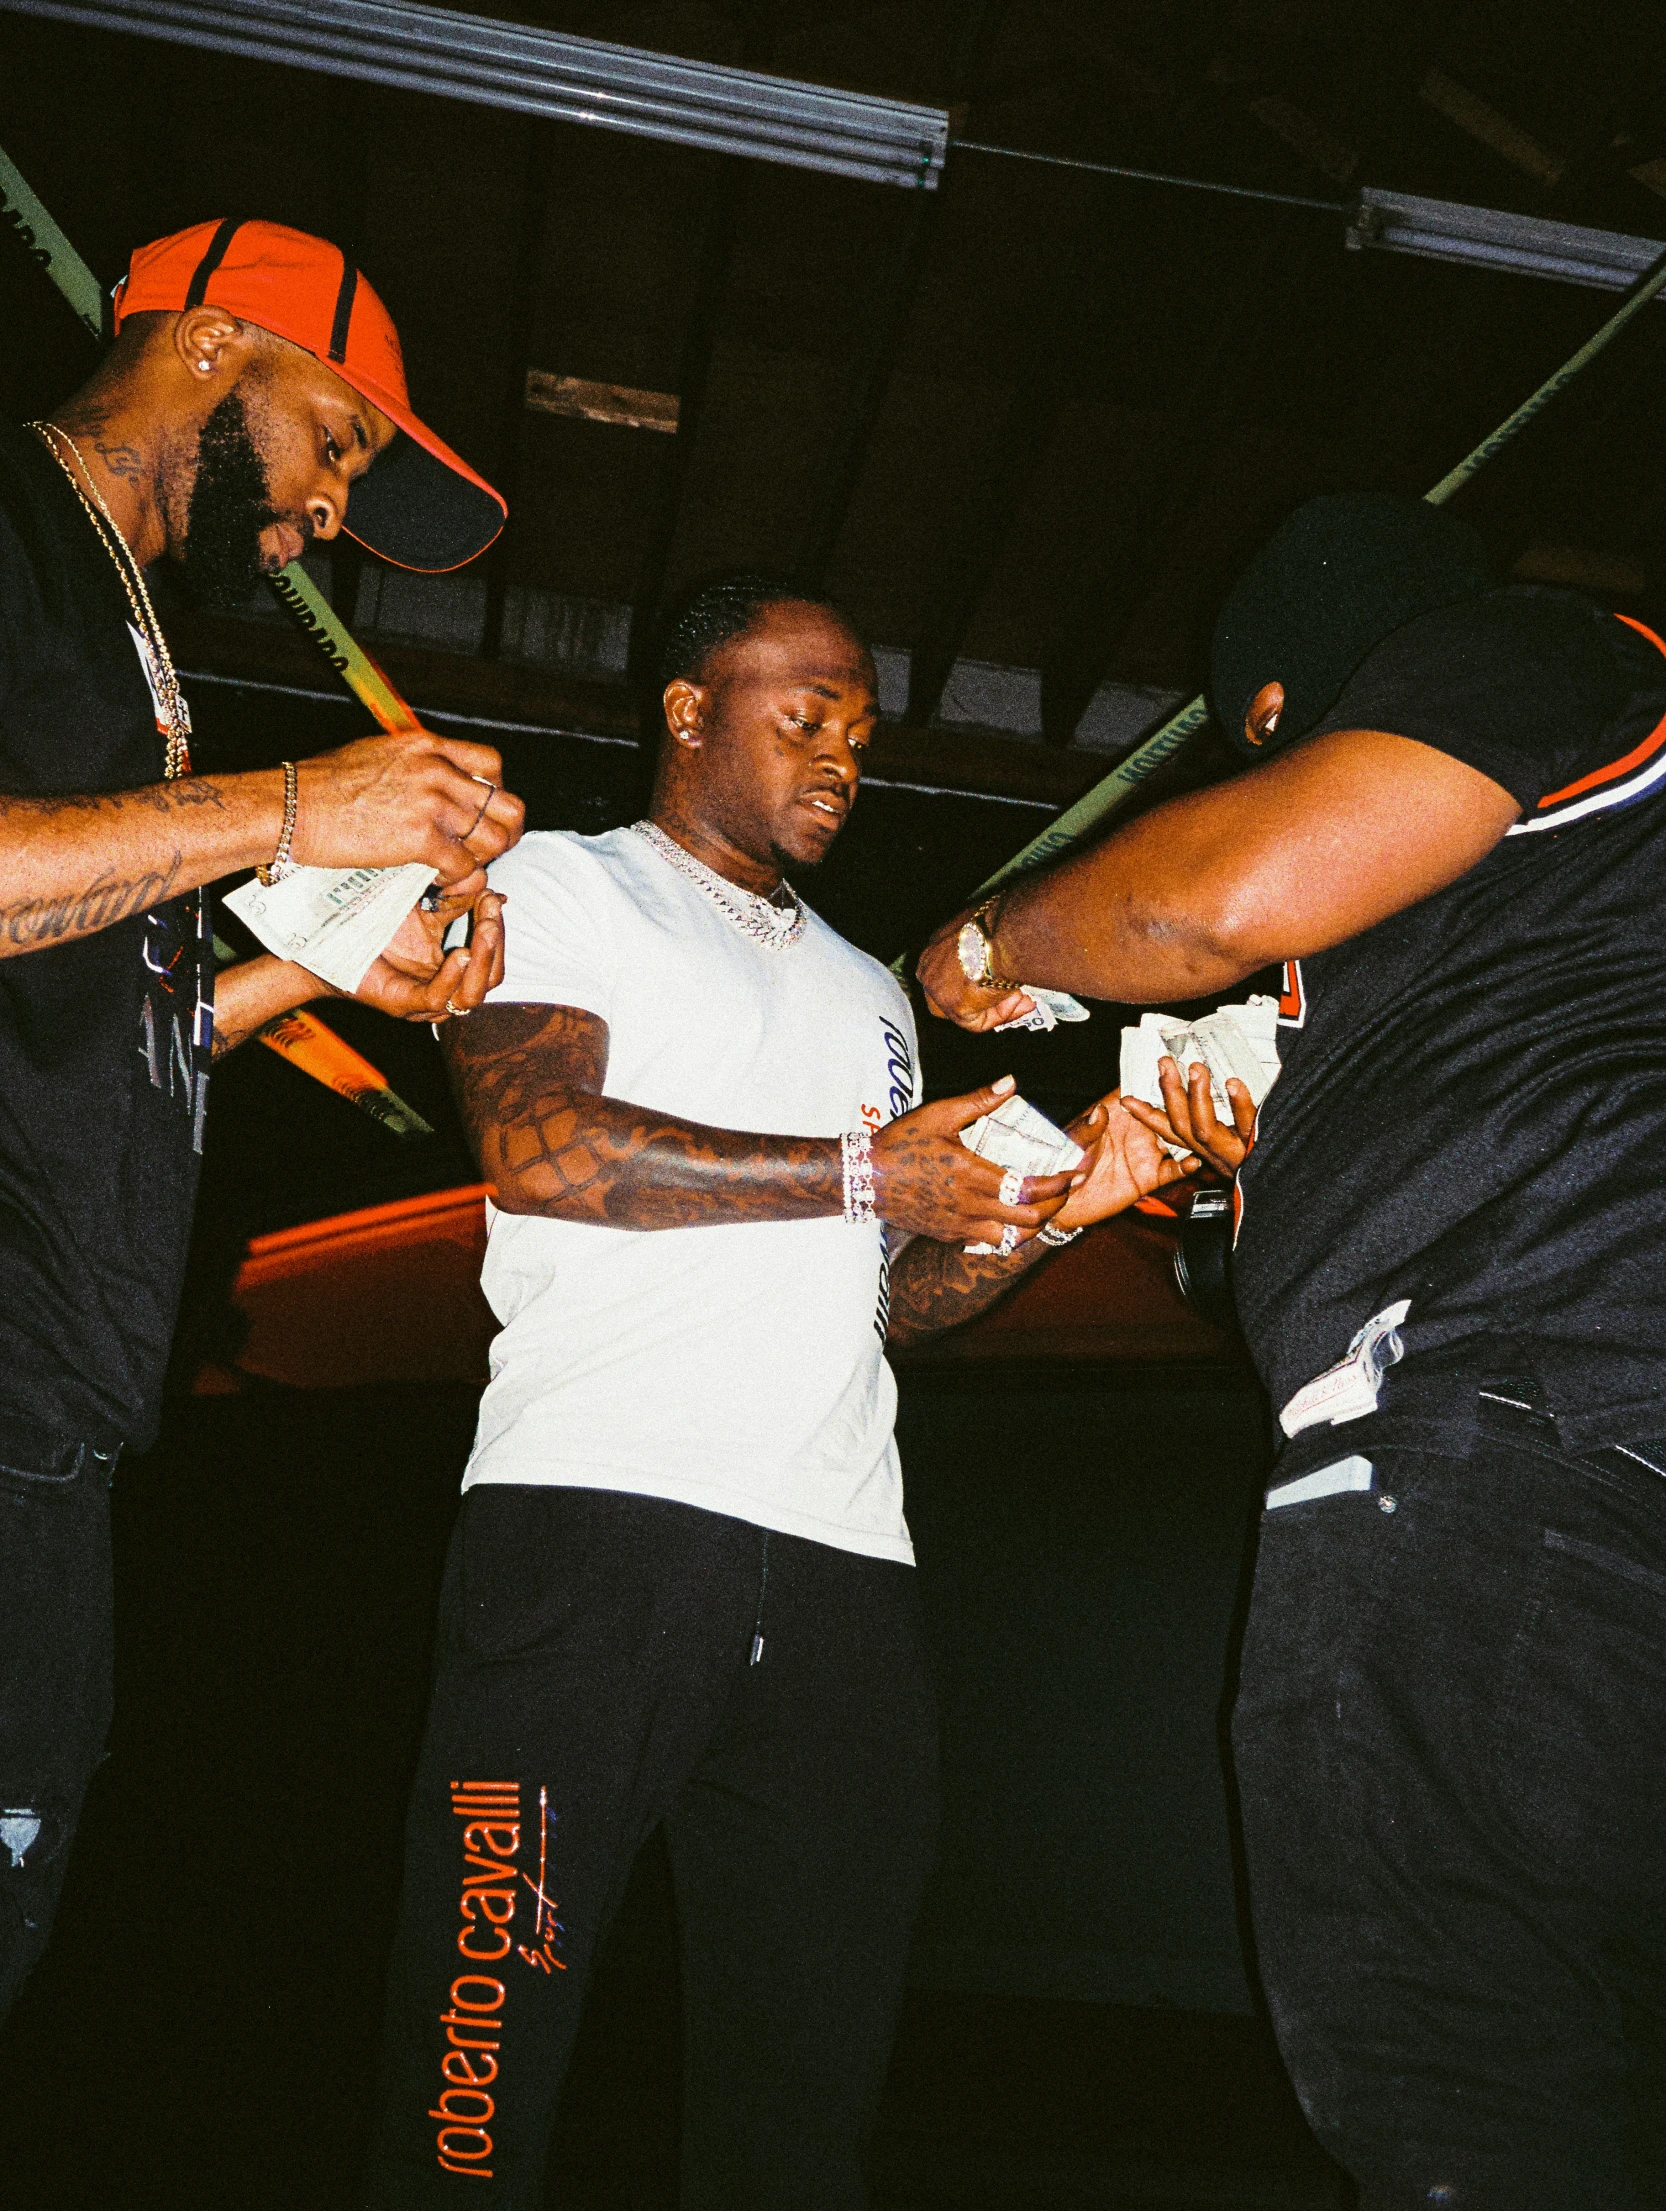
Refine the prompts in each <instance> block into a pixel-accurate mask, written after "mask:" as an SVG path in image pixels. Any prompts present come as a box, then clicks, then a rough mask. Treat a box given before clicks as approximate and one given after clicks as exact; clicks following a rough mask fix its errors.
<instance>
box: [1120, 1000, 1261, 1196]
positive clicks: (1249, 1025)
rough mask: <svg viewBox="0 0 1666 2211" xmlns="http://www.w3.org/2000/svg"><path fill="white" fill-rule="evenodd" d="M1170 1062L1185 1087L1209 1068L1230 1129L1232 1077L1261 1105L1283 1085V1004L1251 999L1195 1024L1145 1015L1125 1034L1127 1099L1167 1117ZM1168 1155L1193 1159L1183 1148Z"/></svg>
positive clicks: (1220, 1112) (1174, 1017)
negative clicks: (1162, 1068) (1163, 1070)
mask: <svg viewBox="0 0 1666 2211" xmlns="http://www.w3.org/2000/svg"><path fill="white" fill-rule="evenodd" d="M1165 1057H1167V1058H1169V1059H1172V1060H1173V1061H1174V1063H1175V1065H1176V1066H1177V1067H1178V1068H1179V1069H1180V1079H1181V1081H1182V1082H1184V1081H1185V1080H1186V1079H1187V1077H1188V1076H1189V1075H1190V1073H1191V1071H1192V1069H1193V1067H1195V1066H1197V1065H1198V1064H1200V1063H1201V1064H1202V1065H1203V1066H1205V1067H1207V1068H1208V1070H1209V1095H1210V1097H1211V1099H1212V1100H1213V1102H1214V1107H1215V1112H1216V1115H1217V1117H1218V1118H1219V1119H1220V1120H1222V1121H1224V1122H1225V1123H1226V1124H1227V1125H1228V1127H1230V1126H1231V1124H1232V1101H1231V1100H1230V1099H1229V1098H1228V1096H1227V1094H1226V1085H1227V1082H1228V1079H1229V1078H1230V1077H1231V1076H1234V1075H1236V1076H1237V1078H1238V1080H1239V1081H1240V1082H1241V1083H1242V1084H1243V1085H1244V1087H1245V1088H1246V1089H1247V1090H1248V1092H1249V1094H1250V1098H1251V1100H1252V1101H1253V1103H1254V1104H1256V1105H1260V1103H1261V1101H1262V1099H1263V1098H1265V1096H1266V1095H1267V1093H1268V1091H1269V1090H1271V1088H1272V1087H1273V1084H1274V1083H1275V1082H1276V1081H1277V1080H1278V1000H1277V999H1276V998H1262V997H1255V998H1249V999H1246V1000H1245V1001H1244V1003H1243V1004H1242V1005H1238V1006H1217V1007H1216V1009H1215V1011H1214V1012H1213V1013H1206V1014H1203V1015H1201V1016H1200V1017H1199V1018H1198V1019H1197V1020H1194V1021H1186V1020H1183V1019H1181V1018H1180V1016H1179V1015H1177V1014H1169V1013H1148V1014H1143V1015H1142V1016H1141V1018H1140V1025H1139V1027H1138V1028H1137V1029H1124V1030H1123V1032H1122V1094H1123V1096H1124V1097H1125V1098H1140V1099H1143V1100H1144V1102H1145V1103H1146V1104H1147V1105H1152V1106H1155V1107H1156V1108H1157V1109H1158V1111H1159V1112H1161V1110H1162V1105H1163V1086H1162V1083H1161V1082H1160V1080H1159V1079H1158V1074H1157V1063H1158V1061H1159V1060H1161V1059H1163V1058H1165ZM1167 1149H1168V1150H1169V1151H1170V1152H1172V1153H1173V1154H1174V1156H1175V1158H1176V1159H1185V1158H1188V1157H1189V1156H1190V1155H1189V1154H1188V1153H1187V1151H1186V1150H1185V1149H1184V1147H1183V1146H1181V1145H1179V1144H1170V1145H1168V1147H1167Z"/></svg>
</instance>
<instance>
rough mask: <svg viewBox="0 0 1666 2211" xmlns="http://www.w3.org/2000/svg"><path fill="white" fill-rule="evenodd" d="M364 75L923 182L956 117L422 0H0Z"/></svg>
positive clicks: (728, 148)
mask: <svg viewBox="0 0 1666 2211" xmlns="http://www.w3.org/2000/svg"><path fill="white" fill-rule="evenodd" d="M0 5H3V6H6V7H9V8H11V9H12V10H13V11H14V12H15V13H17V14H20V15H34V16H46V17H50V18H53V19H55V20H57V21H59V22H66V23H80V24H85V25H87V26H88V27H90V28H92V29H96V30H105V31H128V32H133V33H135V34H136V35H138V36H139V37H143V38H160V39H167V40H170V41H172V42H173V43H175V44H178V45H184V46H201V47H209V48H212V49H214V50H216V51H218V52H221V53H228V54H241V55H243V56H245V57H247V58H249V59H251V60H256V61H271V62H279V63H286V64H288V65H289V66H290V67H291V68H296V69H315V70H321V71H323V72H324V73H325V74H327V75H331V76H338V77H352V78H356V79H358V80H359V81H360V82H363V83H371V84H385V85H394V86H397V87H399V88H401V89H403V90H406V91H413V92H430V93H435V94H438V95H439V96H440V97H441V98H445V99H453V100H472V101H474V102H476V103H478V104H479V105H481V106H485V107H496V108H509V109H514V110H516V111H518V112H519V113H522V114H526V115H537V116H543V117H545V118H547V119H548V120H550V121H552V122H563V123H591V124H596V125H599V126H600V127H601V128H602V129H604V130H616V131H625V132H628V133H631V134H633V135H634V136H637V137H640V138H654V139H660V140H664V141H666V142H668V143H670V144H672V145H678V146H698V147H702V148H704V149H706V150H707V151H710V152H714V153H732V154H750V155H753V156H755V157H756V158H758V159H759V160H763V161H777V162H784V163H786V164H787V165H788V166H789V167H793V168H800V169H815V170H819V171H821V172H822V173H823V174H826V175H830V176H846V177H858V178H862V179H865V180H866V181H868V182H869V183H874V184H899V185H904V186H909V187H914V188H920V189H924V190H926V191H932V190H934V189H935V188H936V185H937V180H938V177H939V176H940V175H941V173H942V168H943V158H944V154H945V152H946V150H947V147H948V138H949V118H948V113H947V111H946V110H945V109H942V108H931V107H917V106H914V105H912V104H911V103H910V102H908V101H905V100H886V99H880V98H878V97H875V96H872V95H869V94H866V93H858V92H840V91H836V90H834V89H832V88H831V87H828V86H825V85H815V84H802V83H800V82H798V81H797V80H795V79H793V78H790V77H775V76H769V75H766V74H765V73H763V72H761V71H758V70H753V69H731V68H728V67H726V66H724V65H722V64H720V63H716V62H703V61H679V60H675V59H673V58H671V57H669V56H667V55H664V54H653V53H648V52H645V51H643V50H642V49H640V48H637V47H634V46H616V45H612V44H610V43H608V42H607V41H605V40H601V39H594V38H577V37H574V36H572V35H571V34H569V33H567V32H563V31H547V30H541V29H538V28H536V27H534V26H530V25H523V24H517V23H503V22H499V21H497V20H495V19H494V18H492V17H490V16H484V15H467V14H463V13H461V12H460V11H459V10H457V9H455V8H433V7H424V6H420V5H417V4H416V0H399V4H395V0H0Z"/></svg>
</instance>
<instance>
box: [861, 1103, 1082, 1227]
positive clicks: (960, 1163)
mask: <svg viewBox="0 0 1666 2211" xmlns="http://www.w3.org/2000/svg"><path fill="white" fill-rule="evenodd" d="M1012 1089H1013V1080H1012V1077H1011V1076H1010V1075H1003V1076H1002V1077H1001V1079H1000V1081H999V1082H996V1083H991V1084H990V1086H989V1087H988V1089H987V1090H974V1091H973V1092H972V1093H971V1094H970V1095H969V1096H967V1097H964V1098H943V1099H939V1101H938V1102H937V1103H936V1104H935V1105H925V1106H916V1107H915V1109H914V1111H913V1112H912V1113H905V1114H904V1115H903V1116H902V1118H901V1119H900V1120H896V1121H893V1122H891V1123H890V1125H889V1126H888V1127H886V1128H882V1129H881V1130H879V1132H878V1133H877V1134H876V1135H875V1137H874V1140H873V1179H874V1197H875V1205H876V1209H877V1211H878V1213H879V1216H880V1218H881V1219H882V1220H885V1221H889V1222H890V1223H891V1225H892V1226H893V1227H895V1228H901V1229H906V1230H907V1231H908V1232H909V1233H910V1234H911V1235H915V1236H931V1237H935V1238H936V1239H937V1241H938V1242H940V1243H952V1244H998V1243H999V1242H1000V1240H1001V1231H1002V1230H1003V1229H1004V1228H1009V1227H1010V1228H1016V1229H1017V1230H1018V1231H1019V1241H1020V1242H1021V1243H1027V1242H1028V1240H1029V1239H1030V1237H1032V1236H1033V1235H1034V1234H1035V1232H1036V1230H1037V1229H1038V1228H1042V1227H1044V1226H1045V1225H1046V1223H1047V1222H1048V1221H1050V1220H1051V1219H1052V1217H1053V1215H1054V1214H1055V1213H1056V1212H1057V1211H1058V1210H1059V1207H1060V1206H1061V1205H1063V1203H1064V1201H1065V1198H1066V1197H1067V1196H1068V1195H1069V1192H1070V1188H1071V1185H1072V1182H1073V1181H1078V1180H1080V1179H1081V1176H1080V1170H1077V1172H1076V1173H1075V1174H1074V1175H1071V1174H1062V1175H1031V1176H1030V1177H1029V1178H1028V1179H1027V1180H1026V1181H1025V1182H1024V1183H1023V1185H1022V1186H1021V1188H1020V1190H1019V1193H1018V1195H1019V1203H1018V1204H1016V1205H1002V1204H1001V1202H1000V1199H999V1197H998V1195H997V1193H998V1192H999V1190H1000V1187H1001V1177H1002V1172H1003V1170H1002V1169H1001V1168H999V1167H997V1166H996V1165H995V1163H994V1161H993V1160H989V1159H979V1158H978V1156H977V1155H976V1153H975V1152H970V1151H968V1150H967V1148H966V1146H965V1145H964V1144H963V1143H962V1142H961V1141H960V1131H961V1130H962V1129H963V1128H968V1127H970V1125H971V1124H972V1122H974V1121H976V1120H980V1119H981V1118H982V1117H983V1115H984V1114H986V1113H992V1112H993V1111H994V1110H995V1108H996V1107H997V1106H998V1105H999V1104H1000V1103H1001V1100H1002V1099H1003V1098H1006V1097H1010V1095H1011V1094H1012Z"/></svg>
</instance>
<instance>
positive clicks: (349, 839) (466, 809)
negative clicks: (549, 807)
mask: <svg viewBox="0 0 1666 2211" xmlns="http://www.w3.org/2000/svg"><path fill="white" fill-rule="evenodd" d="M502 773H503V764H502V762H501V760H500V759H499V757H498V755H497V754H496V753H495V752H493V751H492V750H491V748H490V747H489V746H487V745H472V744H463V743H460V742H458V741H456V740H454V739H452V738H439V737H433V736H430V735H429V734H428V732H427V731H425V730H414V731H409V732H405V733H403V734H401V735H399V736H396V737H367V738H364V739H362V740H361V741H360V742H359V743H357V744H353V745H344V746H342V748H341V749H340V750H339V751H338V752H331V753H325V754H323V755H321V756H320V757H319V758H317V759H313V760H303V761H302V762H301V763H300V772H299V778H298V803H297V808H296V822H295V839H294V845H293V852H294V856H295V858H296V859H297V860H298V861H301V862H303V863H305V864H311V865H315V866H319V867H396V866H398V865H400V864H401V863H403V862H405V861H408V860H419V861H423V862H425V863H426V864H427V865H428V866H430V867H432V868H433V869H434V870H435V871H436V872H437V873H438V875H439V876H440V878H441V880H442V882H443V883H444V884H445V885H446V886H447V887H448V889H450V890H451V891H453V892H454V893H455V894H457V895H458V896H460V897H462V898H463V899H465V900H467V899H470V898H473V897H475V896H477V895H478V894H479V892H480V891H481V890H482V889H484V887H485V877H484V875H483V874H482V873H481V870H482V869H483V868H484V867H485V865H486V863H487V862H488V861H489V860H493V859H495V858H496V857H497V856H498V854H499V853H500V852H504V851H506V850H507V849H508V847H509V846H510V845H512V844H513V843H514V842H515V840H516V839H517V838H518V837H519V835H520V832H521V803H520V800H519V799H517V798H513V797H511V796H510V794H509V793H508V792H506V791H502V790H500V789H498V787H497V781H498V778H499V777H500V776H501V775H502ZM283 797H284V787H283V775H282V772H281V771H280V770H279V769H276V768H271V769H261V770H259V771H257V772H255V773H253V774H248V775H226V776H201V775H196V776H181V777H180V778H179V779H178V780H177V781H176V782H172V783H152V784H147V785H146V786H145V787H144V788H143V789H142V790H136V791H110V792H106V793H102V794H96V795H91V796H83V797H72V798H7V797H0V959H10V958H14V957H15V956H16V955H17V954H18V953H20V952H35V951H39V950H40V949H41V947H42V946H43V945H49V944H64V943H67V942H69V940H70V939H71V938H74V937H86V936H92V935H93V934H94V933H95V932H96V931H98V930H100V929H108V928H109V927H110V925H111V924H112V923H113V922H117V921H124V920H125V919H126V918H127V917H128V916H129V915H130V914H140V913H146V912H148V911H149V910H150V908H151V907H153V906H159V905H161V904H162V902H163V901H164V900H165V899H168V898H173V897H175V896H177V895H178V894H179V893H180V892H182V891H192V890H195V889H197V888H198V886H199V885H201V884H203V883H212V882H213V881H215V879H216V878H217V877H219V876H222V875H232V874H235V873H236V872H237V871H238V870H240V869H242V868H251V867H255V866H257V865H258V864H259V863H260V862H261V861H263V860H269V859H271V857H272V854H273V852H274V851H275V850H276V848H277V842H278V833H279V831H280V829H281V828H282V826H283Z"/></svg>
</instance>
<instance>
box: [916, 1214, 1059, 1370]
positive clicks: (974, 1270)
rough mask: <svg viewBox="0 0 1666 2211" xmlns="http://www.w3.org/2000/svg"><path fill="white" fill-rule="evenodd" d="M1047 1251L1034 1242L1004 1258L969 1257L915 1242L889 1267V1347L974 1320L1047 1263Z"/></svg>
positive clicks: (925, 1239) (922, 1239)
mask: <svg viewBox="0 0 1666 2211" xmlns="http://www.w3.org/2000/svg"><path fill="white" fill-rule="evenodd" d="M1049 1248H1050V1247H1049V1246H1048V1245H1046V1244H1044V1243H1042V1242H1041V1240H1040V1238H1039V1237H1032V1238H1031V1240H1030V1241H1029V1242H1028V1243H1027V1244H1021V1245H1020V1246H1019V1247H1018V1249H1017V1250H1016V1251H1015V1252H1012V1253H1011V1254H1009V1255H1008V1256H1007V1257H1006V1258H1003V1257H1002V1256H1001V1255H1000V1253H999V1252H967V1251H965V1250H964V1249H963V1248H962V1247H961V1246H960V1245H959V1244H940V1243H937V1242H935V1241H934V1240H933V1239H932V1238H931V1237H929V1236H915V1237H913V1238H911V1240H910V1241H909V1242H908V1243H907V1244H905V1245H904V1247H903V1249H902V1250H901V1251H900V1252H899V1253H898V1254H897V1256H896V1258H895V1259H894V1260H893V1261H892V1264H891V1310H890V1321H889V1325H888V1328H887V1341H888V1342H890V1343H892V1344H894V1345H896V1346H897V1347H898V1348H899V1349H903V1348H905V1347H906V1346H907V1345H909V1344H911V1343H918V1342H919V1341H920V1340H921V1338H922V1337H924V1336H935V1335H936V1334H937V1333H938V1331H939V1330H940V1329H944V1328H956V1327H958V1326H959V1325H960V1323H961V1322H962V1321H963V1320H972V1319H974V1318H975V1317H976V1316H977V1315H978V1314H979V1313H982V1312H984V1311H986V1310H987V1309H988V1307H990V1306H991V1305H993V1304H994V1303H995V1301H996V1299H997V1298H1000V1297H1004V1296H1005V1294H1006V1292H1007V1291H1008V1290H1010V1289H1011V1288H1012V1287H1013V1285H1014V1283H1016V1282H1017V1281H1018V1280H1019V1279H1020V1278H1021V1277H1022V1276H1023V1275H1026V1274H1028V1272H1029V1271H1030V1269H1031V1268H1032V1267H1033V1266H1034V1265H1035V1264H1036V1262H1037V1261H1038V1260H1041V1259H1045V1258H1046V1256H1047V1253H1048V1250H1049Z"/></svg>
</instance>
